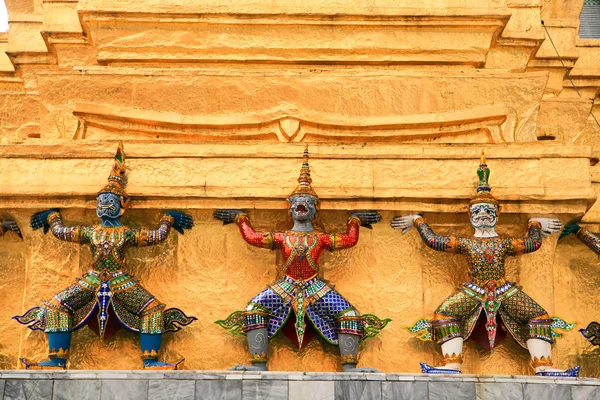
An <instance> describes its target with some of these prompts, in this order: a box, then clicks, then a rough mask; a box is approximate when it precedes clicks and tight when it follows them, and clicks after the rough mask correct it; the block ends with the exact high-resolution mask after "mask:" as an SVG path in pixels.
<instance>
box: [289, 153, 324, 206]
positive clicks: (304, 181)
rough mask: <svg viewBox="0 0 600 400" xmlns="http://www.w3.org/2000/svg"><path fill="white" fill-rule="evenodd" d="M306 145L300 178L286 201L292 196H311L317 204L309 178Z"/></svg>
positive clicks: (317, 197)
mask: <svg viewBox="0 0 600 400" xmlns="http://www.w3.org/2000/svg"><path fill="white" fill-rule="evenodd" d="M308 159H309V155H308V145H307V146H306V147H305V148H304V161H302V167H301V168H300V176H299V177H298V186H296V189H295V190H294V191H293V192H292V194H291V195H290V197H288V199H290V198H292V197H294V196H312V197H314V198H315V199H317V204H318V202H319V195H317V192H315V190H314V189H313V187H312V185H311V184H312V178H311V177H310V166H309V165H308Z"/></svg>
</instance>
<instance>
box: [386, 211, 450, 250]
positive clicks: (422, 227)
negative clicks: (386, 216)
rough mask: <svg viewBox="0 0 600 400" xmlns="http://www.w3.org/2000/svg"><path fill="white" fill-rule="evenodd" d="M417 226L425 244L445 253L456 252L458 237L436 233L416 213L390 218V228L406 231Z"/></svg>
mask: <svg viewBox="0 0 600 400" xmlns="http://www.w3.org/2000/svg"><path fill="white" fill-rule="evenodd" d="M413 226H414V227H415V228H417V231H418V232H419V235H420V236H421V239H423V241H424V242H425V244H426V245H427V246H428V247H430V248H432V249H433V250H436V251H443V252H446V253H456V252H458V237H456V236H454V235H452V236H441V235H436V234H435V232H434V231H433V229H431V227H430V226H429V224H427V222H426V221H425V218H423V217H422V216H420V215H418V214H414V215H407V216H405V217H394V219H392V228H394V229H402V232H403V233H406V232H408V231H409V230H411V229H412V228H413Z"/></svg>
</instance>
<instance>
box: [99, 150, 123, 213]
mask: <svg viewBox="0 0 600 400" xmlns="http://www.w3.org/2000/svg"><path fill="white" fill-rule="evenodd" d="M126 174H127V168H126V167H125V152H124V150H123V142H119V147H117V153H116V154H115V163H114V164H113V167H112V171H110V175H109V176H108V183H107V185H106V186H104V187H103V188H102V190H100V191H99V192H98V194H100V193H113V194H116V195H118V196H121V206H122V207H123V209H125V208H127V207H128V206H129V203H130V201H129V195H127V192H126V191H125V186H126V185H127V179H126Z"/></svg>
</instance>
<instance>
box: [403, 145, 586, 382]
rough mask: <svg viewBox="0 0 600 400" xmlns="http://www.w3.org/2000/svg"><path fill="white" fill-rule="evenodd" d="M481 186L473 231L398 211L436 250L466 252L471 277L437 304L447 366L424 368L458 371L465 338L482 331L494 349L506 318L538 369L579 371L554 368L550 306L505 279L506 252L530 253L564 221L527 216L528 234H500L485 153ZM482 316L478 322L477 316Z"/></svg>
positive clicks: (436, 326)
mask: <svg viewBox="0 0 600 400" xmlns="http://www.w3.org/2000/svg"><path fill="white" fill-rule="evenodd" d="M477 174H478V175H479V187H478V188H477V196H476V197H475V198H474V199H473V200H471V202H470V205H469V215H470V220H471V225H472V226H473V228H475V234H474V235H473V236H472V237H465V236H455V235H450V236H441V235H436V234H435V233H434V232H433V230H432V229H431V228H430V227H429V225H428V224H427V222H426V221H425V219H423V217H422V216H420V215H409V216H405V217H395V218H394V219H393V220H392V227H393V228H395V229H402V230H403V232H404V233H406V232H407V231H409V230H410V229H411V228H412V227H413V225H414V227H415V228H417V230H418V232H419V235H420V236H421V238H422V239H423V241H424V242H425V244H427V246H429V247H430V248H432V249H433V250H437V251H443V252H447V253H458V254H462V255H464V256H465V258H466V260H467V264H468V267H469V276H470V277H471V281H470V282H466V283H464V284H462V285H460V286H459V287H458V292H457V293H455V294H453V295H451V296H450V297H448V298H447V299H446V300H445V301H444V302H443V303H442V305H440V306H439V307H438V309H437V310H436V311H435V314H434V316H433V320H432V321H431V328H432V338H433V340H434V341H436V342H437V343H438V344H441V346H442V353H443V354H444V366H443V367H438V368H435V367H431V366H429V365H427V364H425V363H421V368H422V371H423V373H429V374H457V373H460V365H461V363H462V351H463V341H464V340H466V339H468V338H469V337H471V336H472V335H478V334H479V332H476V331H478V328H476V327H481V330H482V331H483V332H484V337H485V340H483V341H482V344H483V345H484V347H486V348H489V349H493V348H494V346H496V345H497V344H498V342H499V339H500V337H499V336H500V335H498V336H497V335H496V334H497V333H498V331H499V325H500V324H502V325H504V327H505V328H506V330H508V332H509V333H510V335H511V336H512V337H513V338H514V339H515V340H516V341H517V343H518V344H519V345H521V346H522V347H524V348H526V349H528V350H529V353H530V354H531V359H532V361H533V366H534V367H535V370H536V374H537V375H546V376H578V374H579V366H577V367H574V368H571V369H568V370H566V371H563V370H557V369H553V368H552V359H551V344H552V342H553V340H552V332H551V323H552V320H551V319H550V317H549V316H548V314H547V312H546V311H545V310H544V309H543V308H542V307H541V306H540V305H539V304H537V303H536V302H535V301H534V300H533V299H532V298H531V297H529V296H528V295H526V294H525V293H524V292H523V291H522V290H521V287H520V286H517V284H516V283H514V282H508V281H507V280H506V279H505V271H504V262H505V260H506V257H508V256H517V255H521V254H527V253H532V252H534V251H536V250H538V249H539V248H540V246H541V245H542V236H541V235H542V234H544V235H550V234H551V233H552V232H556V231H558V230H560V221H559V220H556V219H547V218H533V219H531V220H529V224H528V226H527V231H528V232H527V235H526V236H525V237H501V236H498V234H497V233H496V232H495V230H494V228H495V226H496V224H497V222H498V214H499V211H500V205H499V204H498V201H497V200H496V199H495V198H494V196H493V195H492V194H491V193H490V192H491V188H490V186H489V185H488V179H489V175H490V170H489V168H488V166H487V164H486V161H485V156H483V155H482V160H481V165H480V166H479V169H478V170H477ZM480 318H481V319H482V321H481V322H480V323H478V321H479V320H480Z"/></svg>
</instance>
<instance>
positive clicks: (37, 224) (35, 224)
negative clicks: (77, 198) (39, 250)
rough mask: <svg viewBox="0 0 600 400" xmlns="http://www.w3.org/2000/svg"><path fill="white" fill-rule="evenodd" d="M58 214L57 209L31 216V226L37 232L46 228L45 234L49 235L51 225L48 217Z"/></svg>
mask: <svg viewBox="0 0 600 400" xmlns="http://www.w3.org/2000/svg"><path fill="white" fill-rule="evenodd" d="M55 212H58V210H57V209H56V208H52V209H50V210H46V211H40V212H38V213H35V214H33V215H32V216H31V220H30V224H31V228H32V229H33V230H34V231H35V230H37V229H40V228H41V227H44V233H48V229H50V225H49V224H48V217H49V216H50V214H52V213H55Z"/></svg>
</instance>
